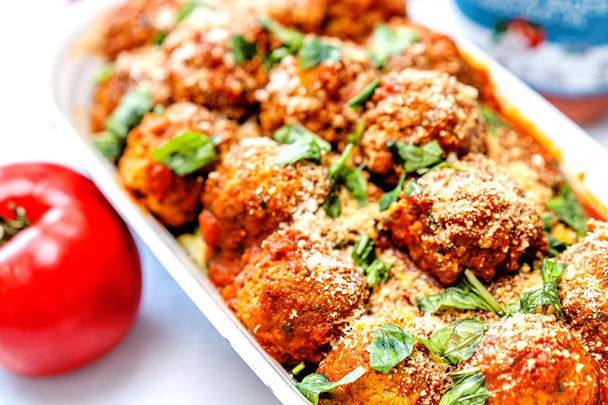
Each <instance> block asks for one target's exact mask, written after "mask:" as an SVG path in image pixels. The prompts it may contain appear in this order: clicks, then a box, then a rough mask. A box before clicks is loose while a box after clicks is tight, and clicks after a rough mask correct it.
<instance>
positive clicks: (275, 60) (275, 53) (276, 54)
mask: <svg viewBox="0 0 608 405" xmlns="http://www.w3.org/2000/svg"><path fill="white" fill-rule="evenodd" d="M292 53H293V52H292V51H290V50H289V48H287V47H285V46H281V47H279V48H276V49H273V50H272V51H270V52H269V53H267V54H266V55H264V62H263V63H264V68H265V69H266V70H270V69H272V68H273V67H275V66H276V65H278V64H279V63H280V62H281V61H282V60H283V58H284V57H286V56H287V55H291V54H292Z"/></svg>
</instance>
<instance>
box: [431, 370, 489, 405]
mask: <svg viewBox="0 0 608 405" xmlns="http://www.w3.org/2000/svg"><path fill="white" fill-rule="evenodd" d="M452 378H453V379H454V382H453V384H452V388H451V389H450V390H449V391H448V392H446V393H445V394H444V395H443V397H442V398H441V401H439V405H459V404H462V405H483V404H485V403H486V401H487V400H488V398H490V397H491V396H492V394H491V393H490V391H488V387H487V385H486V377H485V375H483V373H482V372H481V371H479V370H478V369H473V370H463V371H457V372H454V373H452Z"/></svg>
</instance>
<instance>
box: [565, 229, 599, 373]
mask: <svg viewBox="0 0 608 405" xmlns="http://www.w3.org/2000/svg"><path fill="white" fill-rule="evenodd" d="M558 260H559V261H560V262H563V263H568V267H566V270H565V271H564V274H563V276H562V278H561V283H560V289H559V296H560V300H561V304H562V308H563V311H564V315H565V317H566V320H567V321H568V323H569V325H570V327H571V328H572V329H573V330H575V331H577V332H579V333H580V334H581V337H582V341H583V342H584V343H585V345H586V346H587V348H588V350H589V351H590V352H591V353H592V354H593V355H594V357H596V358H597V359H598V360H599V362H600V364H601V365H602V366H603V367H605V368H608V346H607V345H608V295H607V294H606V291H608V224H607V223H605V222H600V221H595V220H591V221H589V233H588V234H587V236H586V237H585V238H584V239H582V240H581V241H580V242H578V243H576V244H575V245H573V246H571V247H569V248H568V249H567V250H566V251H565V252H564V253H562V254H561V255H560V256H559V257H558Z"/></svg>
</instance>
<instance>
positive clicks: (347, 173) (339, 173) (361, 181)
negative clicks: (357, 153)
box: [329, 143, 367, 207]
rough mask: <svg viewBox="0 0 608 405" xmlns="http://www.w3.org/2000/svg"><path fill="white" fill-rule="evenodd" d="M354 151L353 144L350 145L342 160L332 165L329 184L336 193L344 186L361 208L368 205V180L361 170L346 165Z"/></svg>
mask: <svg viewBox="0 0 608 405" xmlns="http://www.w3.org/2000/svg"><path fill="white" fill-rule="evenodd" d="M352 150H353V144H351V143H349V144H348V145H346V148H344V151H342V155H340V159H338V161H337V162H336V163H334V164H333V165H331V167H330V168H329V182H330V185H331V188H332V191H336V188H337V187H338V185H340V184H343V185H344V186H345V187H346V189H347V190H348V191H349V192H350V193H351V195H352V196H353V197H354V198H355V200H357V204H359V207H365V206H366V205H367V179H366V178H365V176H364V175H363V173H362V172H361V170H359V169H354V168H352V167H348V166H347V165H346V164H347V162H348V158H349V157H350V154H351V152H352ZM336 193H337V191H336Z"/></svg>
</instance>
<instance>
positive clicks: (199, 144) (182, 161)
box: [152, 131, 217, 176]
mask: <svg viewBox="0 0 608 405" xmlns="http://www.w3.org/2000/svg"><path fill="white" fill-rule="evenodd" d="M152 156H153V157H154V159H156V161H157V162H159V163H162V164H164V165H165V166H167V167H168V168H170V169H171V170H173V172H175V174H177V175H178V176H185V175H188V174H191V173H194V172H196V171H197V170H200V169H202V168H203V167H205V166H207V165H209V164H211V163H213V162H215V161H216V160H217V153H216V152H215V147H214V145H213V142H211V140H210V139H209V138H208V137H207V136H205V135H204V134H202V133H200V132H195V131H184V132H181V133H179V134H178V135H176V136H174V137H173V138H171V139H169V140H168V141H167V142H166V143H165V144H164V145H162V146H161V147H160V148H158V149H156V150H155V151H154V152H152Z"/></svg>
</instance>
